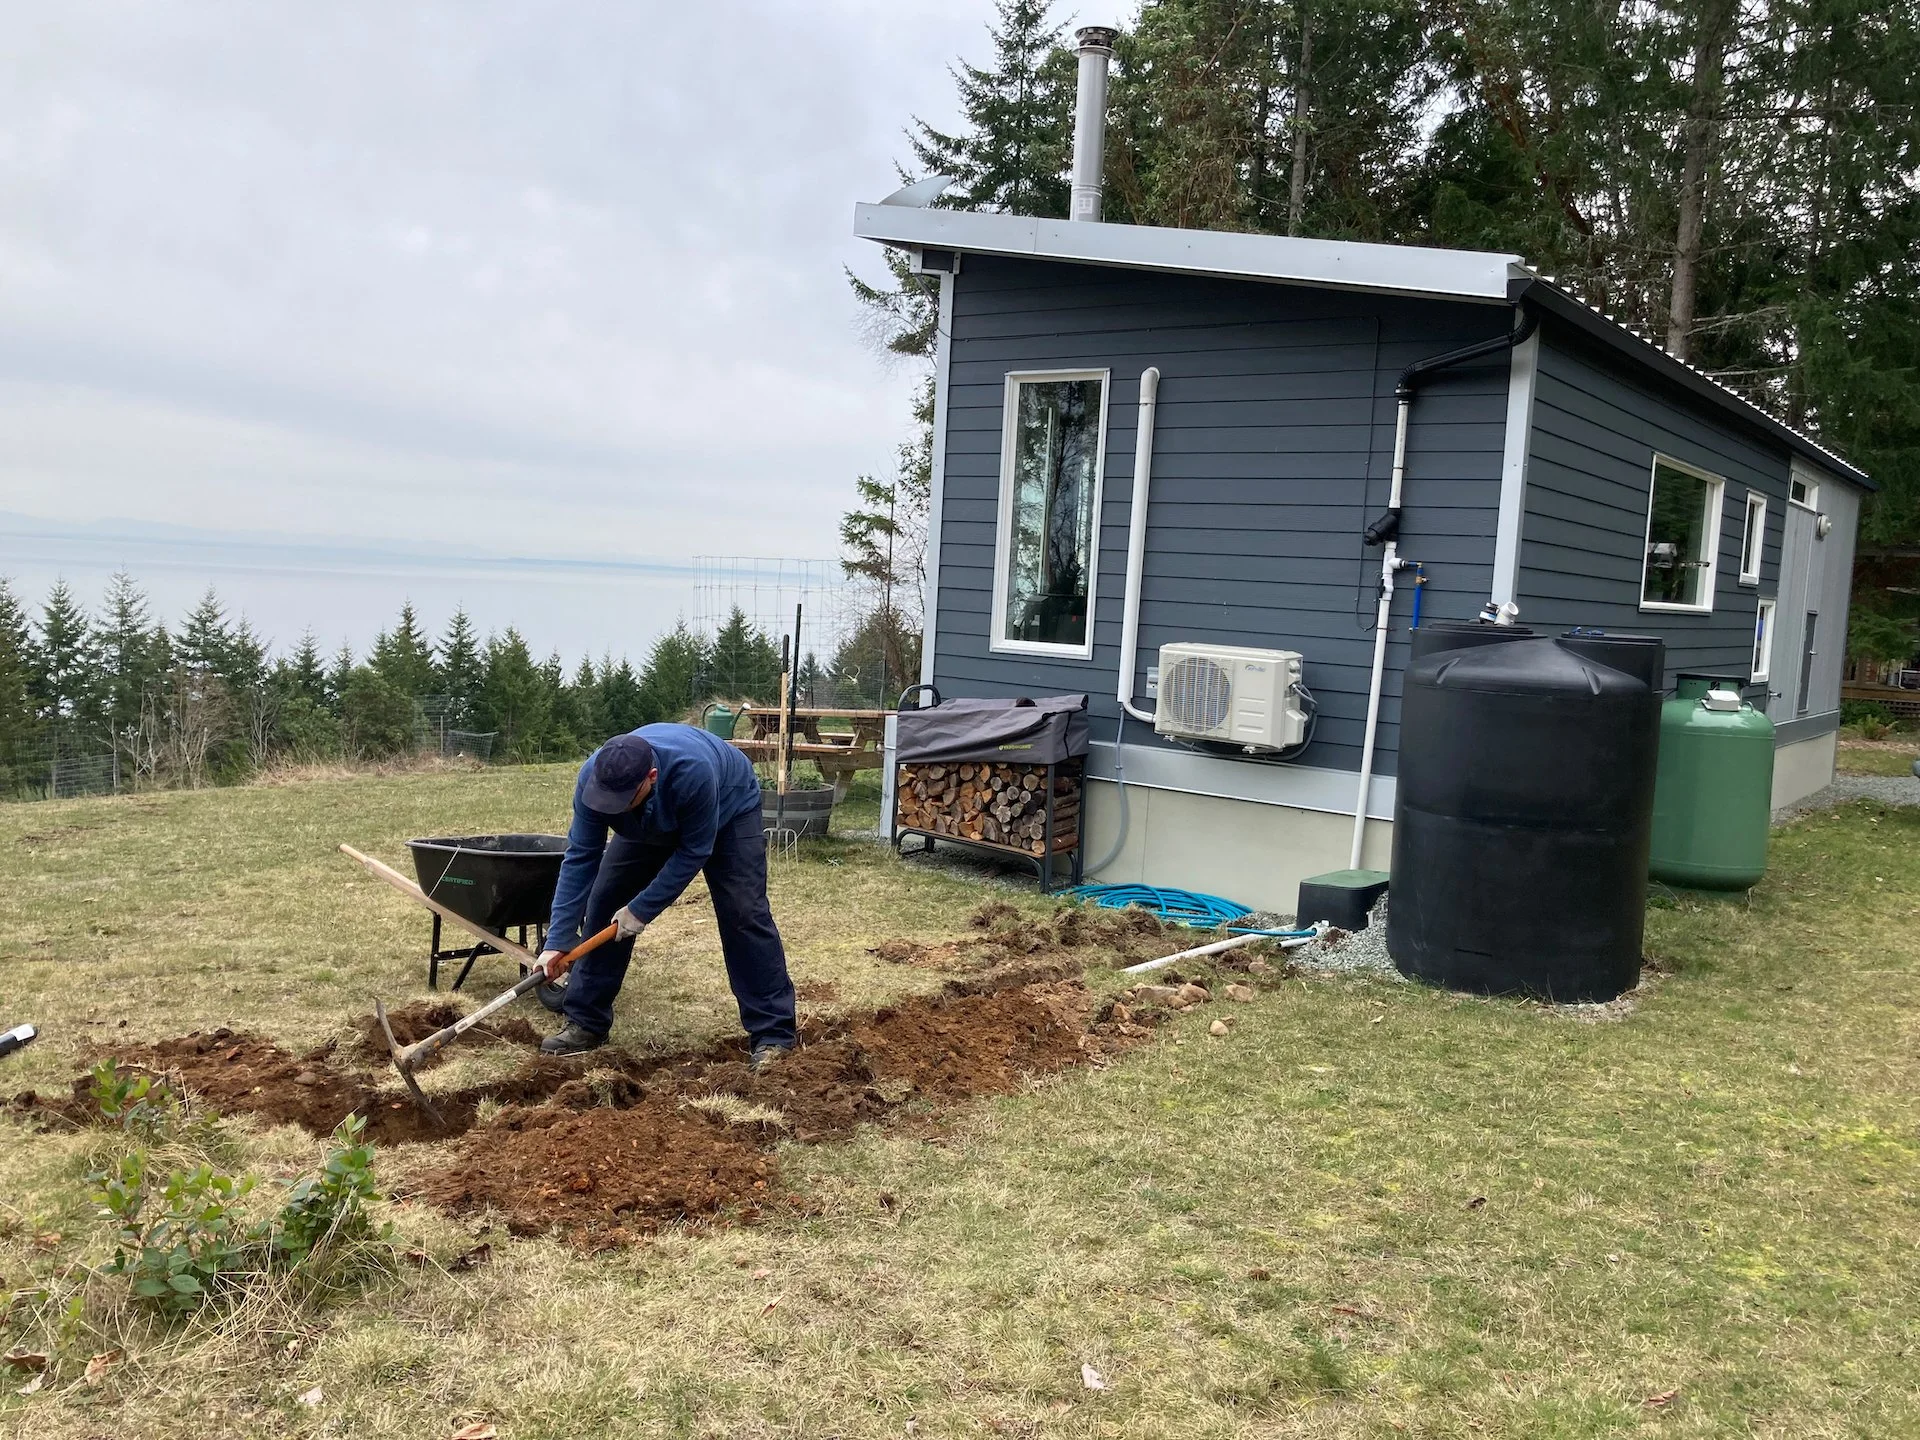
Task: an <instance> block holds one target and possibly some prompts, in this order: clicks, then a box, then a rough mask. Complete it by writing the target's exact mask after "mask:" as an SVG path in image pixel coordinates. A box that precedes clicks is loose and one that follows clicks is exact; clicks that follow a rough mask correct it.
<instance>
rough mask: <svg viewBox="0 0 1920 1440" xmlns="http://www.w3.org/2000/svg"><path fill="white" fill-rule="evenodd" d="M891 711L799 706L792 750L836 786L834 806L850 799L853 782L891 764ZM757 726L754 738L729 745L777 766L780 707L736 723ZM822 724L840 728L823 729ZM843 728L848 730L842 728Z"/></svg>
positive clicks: (750, 709) (747, 714) (751, 708)
mask: <svg viewBox="0 0 1920 1440" xmlns="http://www.w3.org/2000/svg"><path fill="white" fill-rule="evenodd" d="M891 714H893V711H891V710H846V709H838V708H835V707H833V706H827V705H800V706H796V707H795V708H794V710H793V737H792V740H791V742H790V743H789V746H788V749H789V750H790V751H791V753H792V755H793V758H794V759H796V760H810V761H812V762H813V764H814V766H815V768H817V769H818V770H819V771H820V774H821V775H822V776H823V777H825V778H826V779H827V780H828V781H830V782H831V783H832V785H833V798H834V802H835V803H836V804H838V803H839V802H840V800H842V799H843V798H845V796H846V793H847V787H848V786H849V785H851V784H852V783H853V777H854V776H855V775H856V774H858V773H859V772H860V771H862V770H878V769H880V768H881V767H882V766H884V765H885V764H886V763H887V757H886V743H885V742H886V733H887V717H888V716H889V715H891ZM741 720H746V721H748V722H750V724H751V725H752V730H753V733H752V734H750V735H747V736H745V737H736V738H734V739H733V740H732V741H731V742H730V743H731V744H732V745H733V747H734V748H735V749H736V750H740V751H743V752H744V753H745V754H746V756H747V758H748V759H749V760H754V761H766V762H767V763H769V764H775V763H778V761H779V759H780V707H779V706H778V705H745V706H742V707H741V709H740V713H739V715H738V716H737V717H736V718H735V721H734V729H735V730H736V731H738V730H739V728H740V724H739V722H740V721H741ZM823 724H833V725H834V726H835V727H836V728H834V729H824V728H822V727H823ZM839 727H844V728H839Z"/></svg>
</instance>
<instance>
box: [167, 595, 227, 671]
mask: <svg viewBox="0 0 1920 1440" xmlns="http://www.w3.org/2000/svg"><path fill="white" fill-rule="evenodd" d="M232 645H233V628H232V627H231V626H230V625H229V624H228V623H227V612H226V610H225V608H224V607H223V606H222V605H221V604H220V597H219V596H218V595H216V594H215V593H214V591H213V587H212V586H208V587H207V593H206V594H205V595H203V596H201V598H200V603H199V604H198V605H196V606H194V607H193V609H191V610H190V611H188V612H187V618H186V619H185V620H183V621H181V622H180V633H179V634H178V635H177V636H176V637H175V640H174V646H173V650H174V657H175V658H176V659H177V660H178V661H179V662H180V663H181V664H182V665H184V666H186V667H187V668H188V669H189V670H194V671H198V672H200V673H201V674H207V675H219V674H221V673H223V672H224V671H225V670H226V669H227V668H228V666H229V664H230V663H231V659H232V657H231V655H230V653H229V652H230V650H231V648H232Z"/></svg>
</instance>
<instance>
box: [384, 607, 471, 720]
mask: <svg viewBox="0 0 1920 1440" xmlns="http://www.w3.org/2000/svg"><path fill="white" fill-rule="evenodd" d="M463 618H464V617H463ZM368 663H369V664H371V665H372V666H373V668H374V669H375V670H377V671H379V672H380V674H381V676H382V677H384V678H385V679H386V680H387V681H388V682H389V683H391V684H393V685H396V686H398V687H399V689H400V690H401V692H402V693H403V694H406V695H408V696H411V697H412V698H413V699H415V700H423V699H425V698H426V697H427V696H428V695H431V694H433V693H434V664H433V645H432V642H431V641H429V640H428V638H427V634H426V631H424V630H422V629H421V628H420V622H419V619H418V617H417V616H415V614H414V611H413V602H412V601H406V602H404V603H402V605H401V606H400V618H399V619H398V620H396V621H395V622H394V626H393V629H391V630H387V631H383V632H381V634H379V635H378V636H376V637H375V638H374V642H373V654H372V656H371V657H369V660H368Z"/></svg>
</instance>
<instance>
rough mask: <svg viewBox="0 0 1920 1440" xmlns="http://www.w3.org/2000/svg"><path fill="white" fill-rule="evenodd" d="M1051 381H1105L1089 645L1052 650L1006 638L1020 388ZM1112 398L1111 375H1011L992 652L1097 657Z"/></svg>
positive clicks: (1090, 566) (996, 536)
mask: <svg viewBox="0 0 1920 1440" xmlns="http://www.w3.org/2000/svg"><path fill="white" fill-rule="evenodd" d="M1050 380H1098V381H1099V382H1100V434H1099V437H1098V440H1097V443H1096V444H1095V447H1094V459H1093V540H1092V544H1091V545H1090V547H1089V550H1090V553H1089V555H1088V556H1087V640H1086V643H1085V644H1084V645H1050V644H1046V643H1044V642H1042V641H1038V640H1009V639H1007V638H1006V633H1007V565H1008V561H1009V559H1010V558H1011V550H1012V544H1013V462H1014V443H1015V437H1016V433H1017V431H1018V429H1019V422H1020V404H1019V397H1020V386H1021V385H1023V384H1029V383H1032V382H1036V381H1038V382H1041V383H1044V382H1046V381H1050ZM1112 397H1113V372H1112V371H1111V370H1009V371H1008V372H1007V380H1006V389H1005V391H1004V392H1003V393H1002V398H1001V407H1002V410H1003V411H1004V413H1003V415H1002V416H1001V420H1000V504H999V510H998V515H997V518H996V519H995V521H994V533H993V615H992V619H991V620H990V621H989V623H990V624H991V625H992V627H993V628H992V631H991V632H990V633H989V635H988V636H987V648H988V649H989V650H992V651H994V652H996V653H999V654H1003V655H1047V656H1051V657H1053V658H1054V659H1056V660H1091V659H1092V658H1093V612H1094V605H1095V602H1096V601H1097V600H1098V598H1099V595H1100V530H1101V522H1102V519H1103V516H1102V514H1101V509H1100V507H1101V504H1102V502H1103V500H1104V499H1105V494H1106V484H1107V405H1108V403H1109V402H1110V401H1111V399H1112Z"/></svg>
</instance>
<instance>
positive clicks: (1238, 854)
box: [1083, 780, 1393, 915]
mask: <svg viewBox="0 0 1920 1440" xmlns="http://www.w3.org/2000/svg"><path fill="white" fill-rule="evenodd" d="M1126 799H1127V806H1126V808H1127V838H1126V844H1125V846H1124V847H1123V848H1122V849H1121V851H1120V853H1119V854H1118V855H1117V856H1115V857H1114V859H1113V861H1112V863H1110V864H1109V865H1108V866H1107V867H1106V868H1105V869H1104V870H1102V871H1101V872H1100V873H1099V874H1098V875H1095V874H1093V873H1091V872H1089V873H1088V875H1087V879H1088V881H1089V882H1093V881H1098V882H1099V883H1101V884H1106V885H1119V884H1132V883H1140V884H1147V885H1167V886H1175V887H1178V888H1180V889H1183V890H1200V891H1204V892H1206V893H1208V894H1211V895H1224V896H1225V897H1227V898H1228V899H1229V900H1237V901H1239V902H1240V903H1241V904H1243V905H1246V906H1249V907H1250V908H1252V909H1255V910H1277V911H1279V912H1280V913H1281V914H1285V915H1291V914H1292V913H1293V907H1294V902H1295V901H1296V900H1297V899H1298V898H1299V893H1300V882H1301V881H1302V880H1304V879H1306V878H1307V877H1308V876H1310V875H1319V874H1323V873H1325V872H1326V871H1329V870H1343V869H1345V868H1346V864H1347V850H1348V847H1349V846H1350V845H1351V844H1352V843H1353V817H1352V816H1351V815H1337V814H1330V813H1328V812H1326V811H1324V810H1301V809H1296V808H1294V807H1293V806H1289V805H1273V804H1266V803H1262V802H1259V801H1252V800H1226V799H1222V798H1220V797H1218V796H1213V795H1191V794H1187V793H1184V792H1182V791H1178V790H1158V789H1152V788H1149V787H1147V786H1143V785H1129V786H1128V787H1127V796H1126ZM1084 805H1085V809H1084V817H1083V818H1084V820H1085V822H1086V823H1085V830H1084V835H1085V838H1086V845H1087V859H1088V863H1089V864H1091V863H1092V862H1093V861H1095V860H1098V859H1099V858H1100V857H1101V856H1103V855H1105V854H1106V853H1107V852H1108V850H1110V849H1112V848H1113V842H1114V837H1115V836H1116V835H1117V834H1118V833H1119V826H1120V804H1119V790H1118V787H1116V786H1115V785H1114V784H1113V783H1112V782H1110V781H1103V780H1089V781H1088V782H1087V793H1086V799H1085V802H1084ZM1392 848H1393V825H1392V823H1391V822H1389V821H1386V820H1369V821H1368V822H1367V840H1366V846H1365V849H1364V853H1363V855H1362V858H1361V864H1362V866H1363V867H1365V868H1369V869H1377V870H1385V869H1386V868H1387V861H1388V857H1389V855H1390V853H1391V851H1392Z"/></svg>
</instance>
